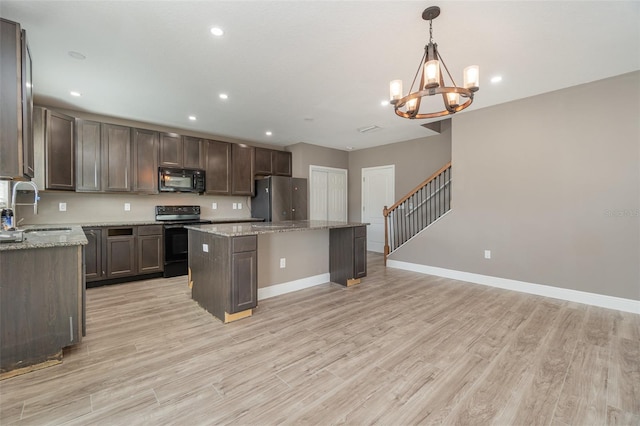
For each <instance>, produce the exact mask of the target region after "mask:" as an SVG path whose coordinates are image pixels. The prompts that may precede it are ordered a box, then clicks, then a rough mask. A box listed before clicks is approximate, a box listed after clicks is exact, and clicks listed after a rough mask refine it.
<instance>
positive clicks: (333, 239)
mask: <svg viewBox="0 0 640 426" xmlns="http://www.w3.org/2000/svg"><path fill="white" fill-rule="evenodd" d="M329 275H330V279H331V281H332V282H334V283H337V284H342V285H346V286H349V285H352V284H357V283H358V282H360V278H363V277H366V276H367V227H366V226H356V227H353V228H334V229H331V230H330V232H329Z"/></svg>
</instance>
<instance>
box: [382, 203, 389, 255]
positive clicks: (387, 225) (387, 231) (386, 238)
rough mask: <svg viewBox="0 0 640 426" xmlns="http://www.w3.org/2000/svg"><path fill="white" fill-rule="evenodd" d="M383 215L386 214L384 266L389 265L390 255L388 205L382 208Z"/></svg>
mask: <svg viewBox="0 0 640 426" xmlns="http://www.w3.org/2000/svg"><path fill="white" fill-rule="evenodd" d="M382 215H383V216H384V266H387V256H388V255H389V224H388V222H389V210H387V206H384V209H382Z"/></svg>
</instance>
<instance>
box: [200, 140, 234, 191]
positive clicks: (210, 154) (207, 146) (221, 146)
mask: <svg viewBox="0 0 640 426" xmlns="http://www.w3.org/2000/svg"><path fill="white" fill-rule="evenodd" d="M202 146H203V149H202V151H203V161H202V163H203V164H202V165H203V167H204V170H205V174H206V178H207V182H206V193H207V194H209V195H229V194H231V179H230V174H229V173H230V171H231V144H229V143H227V142H218V141H211V140H203V141H202Z"/></svg>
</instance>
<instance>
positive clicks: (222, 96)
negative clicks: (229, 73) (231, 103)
mask: <svg viewBox="0 0 640 426" xmlns="http://www.w3.org/2000/svg"><path fill="white" fill-rule="evenodd" d="M219 96H220V99H229V95H227V94H226V93H220V95H219Z"/></svg>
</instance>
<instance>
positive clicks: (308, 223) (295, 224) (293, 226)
mask: <svg viewBox="0 0 640 426" xmlns="http://www.w3.org/2000/svg"><path fill="white" fill-rule="evenodd" d="M364 225H368V223H360V222H336V221H328V220H290V221H283V222H261V223H223V224H212V225H187V226H185V228H187V229H192V230H194V231H200V232H206V233H208V234H215V235H219V236H222V237H241V236H245V235H260V234H273V233H277V232H294V231H312V230H317V229H336V228H353V227H356V226H364Z"/></svg>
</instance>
